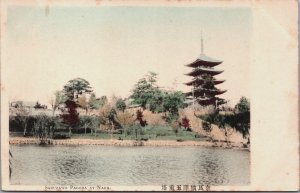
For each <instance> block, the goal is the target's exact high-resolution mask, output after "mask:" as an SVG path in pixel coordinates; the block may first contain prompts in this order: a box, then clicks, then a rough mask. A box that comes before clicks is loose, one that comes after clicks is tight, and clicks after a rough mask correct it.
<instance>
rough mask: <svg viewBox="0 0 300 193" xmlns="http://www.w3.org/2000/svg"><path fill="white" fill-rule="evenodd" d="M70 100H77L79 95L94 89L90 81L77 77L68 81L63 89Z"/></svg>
mask: <svg viewBox="0 0 300 193" xmlns="http://www.w3.org/2000/svg"><path fill="white" fill-rule="evenodd" d="M63 91H64V93H65V94H66V96H68V99H69V100H72V101H77V100H78V97H79V96H80V95H82V94H84V93H91V92H92V91H93V90H92V88H91V86H90V83H89V82H88V81H87V80H85V79H83V78H75V79H72V80H70V81H69V82H67V84H66V85H65V86H64V89H63Z"/></svg>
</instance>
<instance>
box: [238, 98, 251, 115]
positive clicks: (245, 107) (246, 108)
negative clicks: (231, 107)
mask: <svg viewBox="0 0 300 193" xmlns="http://www.w3.org/2000/svg"><path fill="white" fill-rule="evenodd" d="M235 110H236V111H237V112H238V113H246V112H250V102H249V100H248V99H247V98H246V97H241V98H240V100H239V102H238V103H237V104H236V105H235Z"/></svg>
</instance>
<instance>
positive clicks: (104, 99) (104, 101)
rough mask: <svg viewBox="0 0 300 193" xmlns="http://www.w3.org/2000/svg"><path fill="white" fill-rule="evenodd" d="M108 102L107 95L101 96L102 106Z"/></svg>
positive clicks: (100, 102)
mask: <svg viewBox="0 0 300 193" xmlns="http://www.w3.org/2000/svg"><path fill="white" fill-rule="evenodd" d="M107 102H108V99H107V96H102V97H100V99H99V104H100V107H103V106H104V105H106V104H107Z"/></svg>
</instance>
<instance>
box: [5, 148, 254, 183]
mask: <svg viewBox="0 0 300 193" xmlns="http://www.w3.org/2000/svg"><path fill="white" fill-rule="evenodd" d="M10 150H11V152H12V155H13V158H12V176H11V184H16V185H17V184H22V185H26V184H30V185H98V184H101V185H119V186H120V185H162V184H166V185H170V184H175V185H176V184H182V185H183V184H205V185H206V184H210V185H247V184H249V183H250V152H249V151H245V150H233V149H220V148H206V147H145V146H144V147H115V146H89V145H79V146H47V147H41V146H37V145H11V146H10Z"/></svg>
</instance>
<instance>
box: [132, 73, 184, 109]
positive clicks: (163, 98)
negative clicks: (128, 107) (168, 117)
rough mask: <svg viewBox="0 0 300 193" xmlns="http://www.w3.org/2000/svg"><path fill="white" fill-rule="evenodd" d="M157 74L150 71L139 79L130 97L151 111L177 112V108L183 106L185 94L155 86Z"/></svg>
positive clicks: (135, 102)
mask: <svg viewBox="0 0 300 193" xmlns="http://www.w3.org/2000/svg"><path fill="white" fill-rule="evenodd" d="M156 78H157V74H155V73H151V72H150V74H149V75H147V76H146V78H142V79H140V80H139V81H138V82H137V84H136V85H135V87H134V89H133V91H132V95H131V98H132V99H133V102H132V103H133V104H139V105H140V106H141V107H142V108H143V109H146V108H148V109H149V110H150V111H151V112H155V113H161V112H169V113H171V114H177V113H178V109H179V108H183V107H185V104H184V100H185V95H184V94H183V93H182V92H180V91H165V90H162V89H160V88H159V87H158V86H156V84H155V83H156V82H157V81H156Z"/></svg>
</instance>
